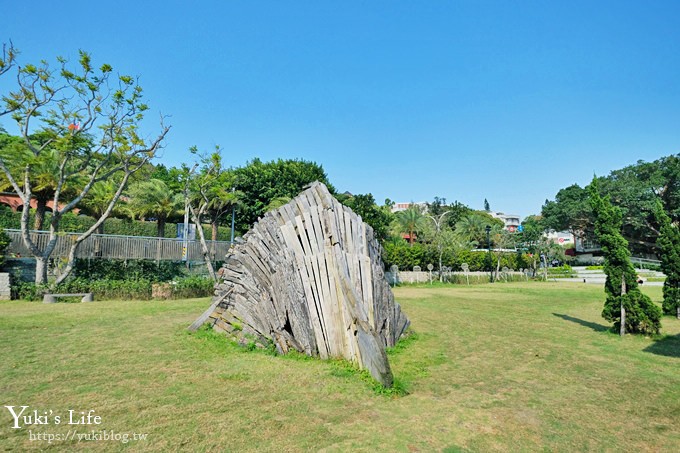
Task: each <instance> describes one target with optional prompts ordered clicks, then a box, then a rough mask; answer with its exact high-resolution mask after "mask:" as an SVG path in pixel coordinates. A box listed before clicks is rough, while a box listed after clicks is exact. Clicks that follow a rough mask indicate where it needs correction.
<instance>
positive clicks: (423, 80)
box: [0, 0, 680, 216]
mask: <svg viewBox="0 0 680 453" xmlns="http://www.w3.org/2000/svg"><path fill="white" fill-rule="evenodd" d="M190 3H196V5H191V4H190ZM0 10H1V11H2V15H3V21H2V23H3V25H2V28H0V40H1V41H7V40H8V39H12V40H13V42H14V44H15V46H17V47H18V48H20V50H21V51H22V57H21V58H22V61H36V60H38V59H41V58H46V59H50V60H52V59H53V57H54V56H55V55H63V56H66V57H72V58H74V57H76V56H77V50H78V49H84V50H87V51H89V52H90V53H92V55H93V57H94V60H95V63H104V62H107V63H110V64H112V65H113V66H114V68H115V69H117V70H119V71H120V72H122V73H131V74H134V75H139V76H140V77H141V84H142V86H143V87H144V89H145V93H146V99H147V101H148V103H149V105H150V106H151V113H150V115H149V116H148V119H149V120H150V121H149V122H148V126H149V129H148V130H149V131H150V132H151V131H152V130H153V126H154V121H155V120H156V115H157V114H158V113H159V112H161V113H162V114H165V115H170V116H171V118H170V120H169V122H170V124H172V126H173V129H172V131H171V133H170V135H169V137H168V139H167V146H166V148H165V150H164V151H163V156H162V159H160V162H162V163H164V164H166V165H178V164H180V163H181V162H183V161H185V160H186V161H189V160H190V159H191V157H190V155H189V153H188V152H187V149H188V148H189V147H190V146H192V145H197V146H198V147H199V148H201V149H204V150H210V149H212V148H213V147H214V146H215V145H220V146H221V147H222V148H223V149H224V155H225V160H226V161H227V163H229V164H230V165H242V164H243V163H245V162H246V161H248V160H250V159H252V158H254V157H260V158H261V159H263V160H270V159H275V158H279V157H281V158H304V159H308V160H314V161H316V162H318V163H320V164H322V165H323V167H324V168H325V170H326V171H327V173H328V175H329V177H330V180H331V181H332V182H333V184H334V185H335V186H336V187H337V188H338V189H339V190H341V191H345V190H349V191H350V192H352V193H367V192H371V193H373V194H374V195H375V197H376V199H377V200H378V201H379V202H380V203H382V201H383V200H384V199H385V198H387V197H389V198H391V199H392V200H395V201H423V200H432V198H433V197H434V196H440V197H446V198H447V200H449V201H453V200H459V201H462V202H464V203H466V204H468V205H470V206H471V207H473V208H477V209H481V208H482V204H483V201H484V198H487V199H488V200H489V202H490V204H491V208H492V209H493V210H499V211H504V212H506V213H516V214H520V215H522V216H525V215H528V214H531V213H538V212H539V211H540V208H541V205H542V203H543V201H544V200H545V199H546V198H553V197H554V195H555V193H556V192H557V190H559V189H560V188H562V187H565V186H567V185H569V184H572V183H579V184H581V185H583V184H586V183H587V182H588V181H589V180H590V179H591V178H592V176H593V174H594V173H596V174H598V175H602V174H606V173H608V172H609V171H610V170H613V169H616V168H621V167H622V166H625V165H628V164H632V163H634V162H636V161H637V160H638V159H643V160H647V161H649V160H654V159H657V158H659V157H661V156H664V155H669V154H673V153H678V152H679V151H680V25H679V24H680V2H678V1H654V2H649V1H638V2H629V1H621V0H619V1H595V2H593V1H568V2H567V1H563V2H556V1H555V2H553V1H549V2H545V1H535V2H533V1H517V2H514V1H498V2H495V1H481V0H475V1H427V2H414V1H396V0H392V1H341V2H340V1H336V2H329V1H214V2H185V1H184V2H180V1H162V2H161V1H158V2H151V1H140V0H138V1H134V2H131V1H127V0H123V1H118V2H53V1H24V2H18V1H9V0H4V1H2V6H1V8H0ZM6 83H7V81H6V80H5V81H2V83H1V85H4V86H0V90H5V87H6ZM4 123H5V126H6V127H7V128H8V130H10V131H11V128H10V127H9V124H7V120H5V121H4Z"/></svg>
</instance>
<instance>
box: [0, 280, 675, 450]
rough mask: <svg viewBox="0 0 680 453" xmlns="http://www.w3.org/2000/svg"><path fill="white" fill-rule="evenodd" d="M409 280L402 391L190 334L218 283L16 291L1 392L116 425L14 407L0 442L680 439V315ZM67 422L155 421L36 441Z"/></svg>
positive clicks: (593, 443)
mask: <svg viewBox="0 0 680 453" xmlns="http://www.w3.org/2000/svg"><path fill="white" fill-rule="evenodd" d="M643 289H644V290H645V292H647V293H648V294H650V295H651V296H652V298H653V299H654V300H656V301H659V300H660V298H661V288H654V287H649V288H647V287H645V288H643ZM395 293H396V296H397V299H398V300H399V301H400V302H401V303H402V305H403V307H404V310H405V311H406V313H407V314H408V316H409V317H410V318H411V321H412V326H413V330H414V331H415V332H416V335H415V336H414V338H413V339H412V340H410V341H408V342H407V345H406V346H405V347H403V348H399V350H398V351H393V352H392V353H391V354H390V361H391V364H392V370H393V372H394V374H395V376H396V378H397V379H398V380H399V382H400V383H401V384H402V385H404V386H405V387H406V388H407V390H408V392H409V394H408V395H405V396H395V395H384V394H379V393H378V392H376V391H375V389H374V388H373V387H372V385H371V384H370V383H369V382H367V381H366V380H365V379H362V377H361V376H360V375H358V374H357V373H353V372H350V371H348V370H347V367H345V366H343V365H342V364H338V363H333V362H323V361H319V360H301V359H299V358H297V359H295V358H282V357H275V356H271V355H267V354H265V353H263V352H248V351H245V350H243V349H241V348H238V347H236V346H232V345H230V344H228V343H227V342H226V340H224V339H223V337H219V336H216V335H213V334H212V333H210V332H199V333H197V334H193V335H192V334H188V333H187V332H186V330H185V327H186V326H187V325H188V324H189V323H191V322H192V321H193V320H194V319H195V318H196V317H197V316H198V315H199V314H200V313H201V312H202V311H203V310H205V309H206V308H207V306H208V305H209V301H208V300H207V299H198V300H185V301H150V302H133V301H104V302H102V301H98V302H95V303H92V304H67V303H60V304H52V305H44V304H42V303H39V302H16V301H13V302H2V303H0V348H1V349H0V350H1V351H2V353H1V354H2V355H1V356H0V358H1V360H0V395H1V401H0V402H1V403H2V404H1V405H0V406H5V405H14V406H21V405H28V406H30V410H31V411H32V410H34V409H35V410H38V411H39V412H40V413H41V414H42V412H43V411H45V410H47V411H49V410H52V411H53V414H54V415H62V416H63V415H66V414H67V412H68V410H69V409H72V410H75V411H76V413H79V412H80V411H87V410H90V409H93V410H95V411H96V414H97V415H99V416H101V418H102V424H101V425H96V426H90V427H83V426H67V425H65V424H64V422H62V424H61V425H54V424H53V423H51V424H50V425H47V426H38V425H33V426H26V427H24V428H22V429H11V425H12V417H11V416H10V413H9V411H7V410H6V409H5V408H3V407H0V413H1V415H0V450H3V449H4V450H25V449H54V450H92V449H98V450H120V449H126V448H132V449H134V450H154V451H172V450H180V449H183V450H184V449H186V450H201V451H244V450H247V451H300V450H320V449H323V450H326V451H340V452H344V451H349V450H363V451H442V450H443V451H467V450H470V451H490V450H496V451H536V450H547V451H565V452H566V451H568V452H573V451H584V450H598V451H601V450H607V451H615V450H626V451H636V450H643V451H678V449H679V447H680V321H678V320H676V319H673V318H670V317H666V318H664V320H663V326H664V334H665V335H666V336H664V337H661V338H659V339H649V338H644V337H632V336H628V337H625V338H623V339H621V338H619V337H618V336H616V335H613V334H611V333H609V332H608V331H607V328H608V325H607V324H606V322H605V321H604V320H603V319H602V318H601V317H600V311H601V308H602V303H603V300H604V294H603V290H602V288H601V287H597V286H592V285H578V284H573V283H572V284H569V283H512V284H496V285H480V286H471V287H464V286H461V287H453V288H452V287H448V288H447V287H442V288H428V287H408V288H407V287H404V288H397V289H396V290H395ZM64 418H65V417H64ZM69 428H70V429H71V432H73V431H74V430H77V431H78V433H79V434H82V433H87V432H91V431H92V430H93V429H94V430H95V431H97V432H99V431H102V430H105V431H107V432H109V433H110V432H111V431H113V432H114V433H119V434H120V433H144V434H148V438H147V440H143V441H136V442H135V441H131V442H129V443H127V444H124V443H121V442H116V441H85V440H83V441H81V442H80V443H78V442H77V441H75V440H74V441H66V442H63V441H62V442H57V441H55V442H53V443H51V444H48V443H47V442H46V441H31V440H29V430H31V432H32V433H36V432H41V433H52V434H66V433H67V432H68V431H69Z"/></svg>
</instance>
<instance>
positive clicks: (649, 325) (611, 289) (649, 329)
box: [589, 178, 661, 334]
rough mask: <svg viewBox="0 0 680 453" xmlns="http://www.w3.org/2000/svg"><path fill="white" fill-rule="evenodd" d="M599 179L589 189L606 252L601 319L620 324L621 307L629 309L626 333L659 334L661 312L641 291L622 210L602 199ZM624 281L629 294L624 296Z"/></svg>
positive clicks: (598, 234)
mask: <svg viewBox="0 0 680 453" xmlns="http://www.w3.org/2000/svg"><path fill="white" fill-rule="evenodd" d="M598 189H599V187H598V184H597V180H596V179H594V178H593V182H592V183H591V185H590V187H589V193H590V197H589V200H590V205H591V208H592V210H593V214H594V216H595V235H596V237H597V240H598V242H599V243H600V245H601V246H602V252H603V253H604V258H605V262H604V272H605V274H607V281H606V283H605V292H606V293H607V299H606V301H605V305H604V310H603V311H602V316H603V317H604V318H605V319H606V320H607V321H610V322H613V323H614V328H615V329H619V328H620V325H621V306H622V305H623V307H624V308H625V309H626V326H625V327H626V332H630V333H643V334H656V333H659V329H660V328H661V321H660V318H661V310H660V309H659V307H657V306H656V305H654V303H653V302H652V301H651V299H650V298H649V297H648V296H646V295H644V294H642V293H641V292H640V289H639V288H638V283H637V274H636V272H635V269H634V268H633V265H632V263H631V261H630V251H629V250H628V242H627V241H626V240H625V239H624V237H623V236H622V235H621V225H622V216H621V210H620V209H619V208H617V207H615V206H613V205H612V204H611V202H610V201H609V197H602V196H601V195H600V193H599V191H598ZM624 281H625V287H626V294H623V295H622V283H623V282H624Z"/></svg>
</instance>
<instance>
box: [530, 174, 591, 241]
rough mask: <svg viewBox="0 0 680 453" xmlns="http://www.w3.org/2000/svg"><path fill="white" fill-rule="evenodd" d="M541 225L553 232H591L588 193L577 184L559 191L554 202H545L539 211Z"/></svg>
mask: <svg viewBox="0 0 680 453" xmlns="http://www.w3.org/2000/svg"><path fill="white" fill-rule="evenodd" d="M541 216H542V220H541V223H542V224H543V226H544V227H545V228H549V229H553V230H555V231H570V232H572V233H575V234H581V233H582V232H584V231H588V230H592V224H593V217H592V208H591V206H590V204H589V203H588V191H587V190H586V189H584V188H582V187H581V186H579V185H578V184H573V185H571V186H569V187H566V188H564V189H560V191H559V192H557V195H555V201H549V200H546V201H545V204H544V205H543V208H542V210H541Z"/></svg>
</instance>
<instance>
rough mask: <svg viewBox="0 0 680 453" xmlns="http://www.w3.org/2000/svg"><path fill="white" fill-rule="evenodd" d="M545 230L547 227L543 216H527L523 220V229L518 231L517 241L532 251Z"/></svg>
mask: <svg viewBox="0 0 680 453" xmlns="http://www.w3.org/2000/svg"><path fill="white" fill-rule="evenodd" d="M544 232H545V227H544V226H543V221H542V218H541V217H539V216H534V215H530V216H527V217H525V218H524V220H522V231H521V232H519V233H517V243H518V244H521V247H522V248H526V249H528V250H530V251H531V250H533V247H534V246H535V245H536V244H538V243H539V241H540V240H541V237H543V233H544Z"/></svg>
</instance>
